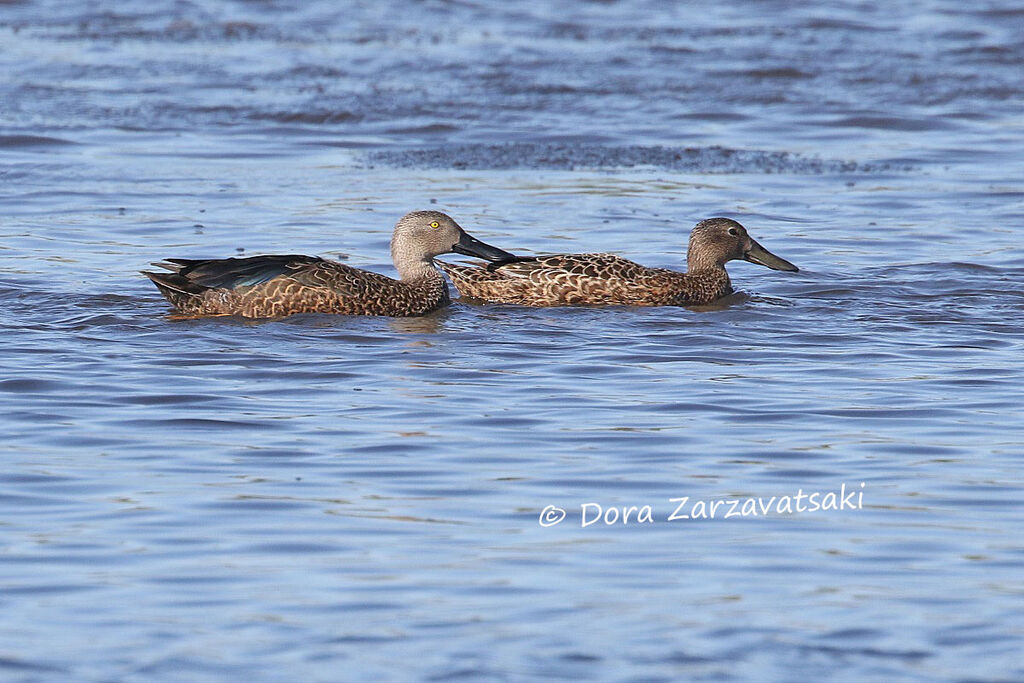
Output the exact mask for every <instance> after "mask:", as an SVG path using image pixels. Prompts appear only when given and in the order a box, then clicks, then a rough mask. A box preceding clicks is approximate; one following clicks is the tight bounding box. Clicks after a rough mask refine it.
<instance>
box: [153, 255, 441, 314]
mask: <svg viewBox="0 0 1024 683" xmlns="http://www.w3.org/2000/svg"><path fill="white" fill-rule="evenodd" d="M169 262H170V264H172V266H178V268H176V269H175V270H176V272H173V273H150V272H147V273H146V275H148V276H149V278H150V279H151V280H153V282H154V283H155V284H156V285H157V287H159V288H160V291H161V292H163V294H164V296H165V297H167V299H168V301H170V302H171V303H172V304H173V305H174V307H175V308H177V309H178V311H179V312H180V313H181V314H182V315H188V316H211V315H240V316H244V317H246V318H276V317H282V316H286V315H293V314H295V313H337V314H344V315H390V316H412V315H423V314H424V313H427V312H429V311H432V310H434V309H435V308H438V307H440V306H443V305H445V304H447V303H448V288H447V287H446V286H445V284H444V281H443V280H442V279H441V278H440V277H438V278H436V279H434V280H433V281H427V282H414V283H406V282H403V281H399V280H393V279H391V278H389V277H387V276H384V275H380V274H378V273H372V272H370V271H366V270H359V269H358V268H352V267H351V266H347V265H345V264H343V263H337V262H336V261H328V260H326V259H320V258H314V257H309V256H299V257H281V256H254V257H250V258H247V259H217V260H207V261H185V260H184V259H174V260H171V259H169Z"/></svg>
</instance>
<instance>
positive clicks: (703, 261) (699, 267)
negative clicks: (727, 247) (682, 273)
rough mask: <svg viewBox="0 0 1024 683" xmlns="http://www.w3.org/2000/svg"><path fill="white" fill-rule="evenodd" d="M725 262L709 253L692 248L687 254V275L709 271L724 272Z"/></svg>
mask: <svg viewBox="0 0 1024 683" xmlns="http://www.w3.org/2000/svg"><path fill="white" fill-rule="evenodd" d="M724 272H725V264H724V263H721V262H720V261H718V259H716V258H714V257H713V256H710V255H709V254H707V253H702V252H700V251H697V250H694V249H690V251H689V253H688V254H687V255H686V274H687V275H693V276H697V275H706V274H709V273H724Z"/></svg>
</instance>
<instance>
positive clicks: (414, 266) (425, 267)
mask: <svg viewBox="0 0 1024 683" xmlns="http://www.w3.org/2000/svg"><path fill="white" fill-rule="evenodd" d="M395 268H396V269H398V277H399V279H401V280H402V282H416V281H418V280H437V279H442V280H443V279H444V278H442V277H441V273H439V272H437V268H436V267H435V266H434V261H433V260H431V259H415V260H412V259H410V260H400V259H397V258H396V259H395Z"/></svg>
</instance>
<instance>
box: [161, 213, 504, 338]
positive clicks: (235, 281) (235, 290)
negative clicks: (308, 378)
mask: <svg viewBox="0 0 1024 683" xmlns="http://www.w3.org/2000/svg"><path fill="white" fill-rule="evenodd" d="M451 252H457V253H460V254H467V255H470V256H478V257H480V258H482V259H486V260H488V261H497V262H501V261H509V260H512V259H515V258H516V257H515V256H514V255H512V254H510V253H508V252H507V251H502V250H501V249H498V248H496V247H492V246H490V245H489V244H484V243H483V242H481V241H480V240H478V239H476V238H474V237H472V236H471V235H469V233H467V232H466V231H465V230H463V229H462V228H461V227H460V226H459V224H458V223H456V222H455V221H454V220H453V219H452V218H450V217H449V216H447V215H445V214H443V213H441V212H439V211H414V212H412V213H410V214H407V215H406V216H404V217H402V219H401V220H399V221H398V223H397V224H396V225H395V232H394V234H393V235H392V238H391V259H392V261H393V262H394V264H395V268H396V269H397V270H398V274H399V277H400V278H401V279H399V280H394V279H392V278H389V277H387V276H385V275H380V274H378V273H372V272H370V271H367V270H360V269H358V268H353V267H352V266H347V265H344V264H342V263H338V262H337V261H330V260H327V259H322V258H319V257H316V256H297V255H283V256H280V255H278V256H251V257H248V258H227V259H209V260H194V259H177V258H169V259H167V260H166V261H164V262H161V263H156V264H154V265H157V266H160V267H162V268H166V269H167V270H169V271H172V272H170V273H153V272H147V271H143V272H144V274H145V275H146V276H147V277H148V278H149V279H150V280H152V281H153V283H154V284H155V285H156V286H157V288H158V289H159V290H160V292H161V293H162V294H163V295H164V296H165V297H166V298H167V300H168V301H170V302H171V304H173V305H174V307H175V308H176V309H178V312H179V313H181V314H182V315H185V316H189V317H203V316H217V315H238V316H243V317H246V318H278V317H282V316H286V315H292V314H294V313H338V314H344V315H388V316H416V315H423V314H425V313H429V312H430V311H433V310H435V309H438V308H441V307H442V306H446V305H447V304H448V303H449V301H450V299H449V296H448V285H447V283H446V282H445V280H444V277H443V276H442V275H441V274H440V273H439V272H438V271H437V268H436V267H435V263H434V257H435V256H439V255H441V254H447V253H451Z"/></svg>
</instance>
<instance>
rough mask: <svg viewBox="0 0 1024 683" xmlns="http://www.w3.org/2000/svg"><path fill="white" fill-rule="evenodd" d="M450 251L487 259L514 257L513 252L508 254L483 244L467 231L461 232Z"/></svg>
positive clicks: (499, 259)
mask: <svg viewBox="0 0 1024 683" xmlns="http://www.w3.org/2000/svg"><path fill="white" fill-rule="evenodd" d="M452 251H454V252H456V253H458V254H465V255H466V256H478V257H480V258H482V259H487V260H488V261H513V260H515V258H516V255H515V254H510V253H508V252H507V251H503V250H501V249H498V248H497V247H492V246H491V245H489V244H484V243H483V242H481V241H480V240H478V239H477V238H475V237H473V236H472V235H470V234H469V233H468V232H464V233H462V237H460V238H459V241H458V243H457V244H455V245H454V246H453V247H452Z"/></svg>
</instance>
